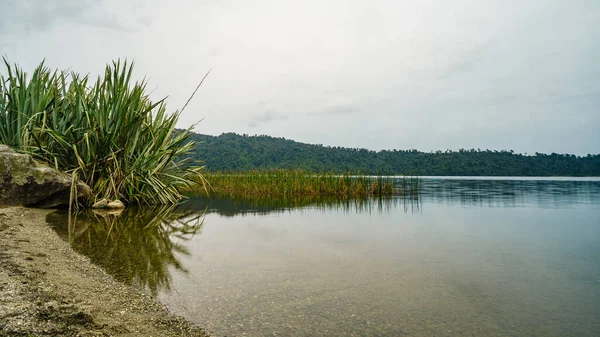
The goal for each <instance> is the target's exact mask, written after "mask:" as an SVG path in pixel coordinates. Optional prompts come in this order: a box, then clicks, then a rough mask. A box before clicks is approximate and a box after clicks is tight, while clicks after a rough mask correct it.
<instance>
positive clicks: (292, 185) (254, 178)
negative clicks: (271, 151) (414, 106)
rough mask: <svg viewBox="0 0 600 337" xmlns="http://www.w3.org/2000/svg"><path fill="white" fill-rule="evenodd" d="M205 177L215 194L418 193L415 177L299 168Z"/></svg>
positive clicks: (363, 195) (355, 195) (358, 195)
mask: <svg viewBox="0 0 600 337" xmlns="http://www.w3.org/2000/svg"><path fill="white" fill-rule="evenodd" d="M205 178H206V180H207V182H208V185H209V186H210V188H209V190H210V192H211V193H213V194H215V195H217V196H229V197H240V196H253V197H260V196H271V197H274V196H276V197H288V196H328V197H343V198H366V197H384V196H392V195H407V194H415V193H418V190H419V189H420V181H419V179H418V178H417V177H386V176H381V175H380V176H368V175H362V174H351V173H350V172H347V173H345V174H342V175H340V174H337V173H312V172H307V171H303V170H266V171H251V172H236V173H231V172H226V173H223V172H218V173H208V174H206V175H205Z"/></svg>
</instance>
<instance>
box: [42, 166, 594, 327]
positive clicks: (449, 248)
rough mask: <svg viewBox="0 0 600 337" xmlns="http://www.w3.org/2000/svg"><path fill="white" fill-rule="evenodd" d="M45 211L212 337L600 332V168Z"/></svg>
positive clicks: (103, 261)
mask: <svg viewBox="0 0 600 337" xmlns="http://www.w3.org/2000/svg"><path fill="white" fill-rule="evenodd" d="M48 221H49V223H50V224H51V225H53V226H54V227H55V229H56V231H57V233H59V235H61V237H63V238H64V239H65V240H69V241H70V242H71V245H72V247H73V248H74V249H75V250H77V251H78V252H80V253H82V254H85V255H88V256H89V257H90V259H91V260H92V261H93V262H94V263H97V264H98V265H100V266H101V267H103V268H104V269H105V270H106V271H107V272H108V273H110V274H111V275H113V276H114V277H115V278H116V279H117V280H119V281H121V282H124V283H127V284H132V285H136V286H138V287H140V288H141V289H144V290H145V291H147V292H149V293H152V294H153V295H155V296H156V297H157V298H158V300H159V301H161V302H162V303H164V304H165V305H167V306H168V307H169V308H170V310H171V311H172V312H174V313H176V314H179V315H181V316H184V317H185V318H187V319H189V320H190V321H192V322H194V323H197V324H198V325H199V326H201V327H202V328H204V329H205V330H206V331H208V332H209V333H211V334H213V335H215V336H245V335H247V336H276V335H277V336H314V335H327V336H597V335H598V333H599V332H600V179H597V178H587V179H586V178H583V179H573V178H555V179H547V178H533V179H532V178H468V177H463V178H456V177H451V178H444V177H426V178H423V187H422V193H421V194H420V195H419V196H418V197H411V198H401V197H394V198H389V199H381V200H366V201H365V200H363V201H356V200H331V199H319V198H314V199H302V198H298V199H288V200H278V201H273V200H266V199H265V200H263V199H258V200H231V199H213V200H206V199H202V198H192V199H190V200H189V201H188V202H186V203H185V204H183V205H181V206H180V207H178V208H176V209H169V208H153V209H148V208H146V209H144V210H143V211H142V210H137V209H134V208H131V209H128V210H126V211H125V212H124V213H122V214H120V215H119V216H114V215H109V214H102V213H100V214H92V213H91V212H89V213H83V214H80V215H78V216H77V217H75V218H73V219H72V221H71V225H68V221H67V220H66V215H65V214H62V213H53V214H51V215H49V216H48Z"/></svg>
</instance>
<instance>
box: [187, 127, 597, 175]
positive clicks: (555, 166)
mask: <svg viewBox="0 0 600 337" xmlns="http://www.w3.org/2000/svg"><path fill="white" fill-rule="evenodd" d="M193 140H194V141H196V142H197V143H198V144H196V150H195V152H194V154H193V157H194V159H197V160H202V161H203V162H204V165H206V167H207V169H208V170H210V171H237V170H253V169H273V168H281V169H291V168H294V169H305V170H309V171H315V172H317V171H335V172H344V171H347V170H350V171H352V172H358V171H360V172H363V173H367V174H380V173H382V174H416V175H422V176H423V175H448V176H467V175H470V176H600V155H598V154H596V155H587V156H585V157H578V156H575V155H571V154H556V153H552V154H541V153H536V154H535V155H522V154H517V153H513V152H512V151H505V150H503V151H491V150H474V149H471V150H459V151H449V150H448V151H444V152H442V151H437V152H433V153H430V152H419V151H417V150H382V151H371V150H366V149H355V148H343V147H330V146H323V145H314V144H305V143H299V142H295V141H293V140H289V139H285V138H275V137H270V136H264V135H261V136H248V135H238V134H235V133H224V134H222V135H220V136H209V135H201V134H194V135H193Z"/></svg>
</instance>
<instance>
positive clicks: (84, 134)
mask: <svg viewBox="0 0 600 337" xmlns="http://www.w3.org/2000/svg"><path fill="white" fill-rule="evenodd" d="M4 64H5V65H6V75H3V76H0V143H2V144H7V145H9V146H11V147H13V148H15V149H17V150H18V151H22V152H28V153H31V154H33V155H34V156H35V157H36V158H38V159H41V160H43V161H46V162H48V163H50V164H51V165H53V166H55V168H56V169H58V170H62V171H66V172H69V173H71V174H72V175H73V179H80V180H82V181H84V182H85V183H87V184H88V185H89V186H90V187H91V188H92V190H93V193H94V195H93V197H92V198H91V201H92V202H93V199H97V198H108V199H121V200H123V201H124V202H126V203H130V204H174V203H176V202H177V201H178V200H179V199H180V198H181V197H182V195H181V193H180V190H181V189H182V188H190V187H191V186H192V185H195V184H197V183H200V184H202V183H203V182H204V179H203V177H202V175H201V170H202V167H200V166H192V165H190V164H191V163H190V162H188V161H189V159H185V156H184V155H185V154H186V153H188V152H189V151H191V150H192V149H193V146H194V143H193V142H190V141H189V139H188V138H189V136H190V132H191V129H192V128H193V126H191V127H190V128H189V129H187V130H183V131H181V130H175V125H176V123H177V120H178V118H179V115H180V113H181V112H180V111H176V112H174V113H171V114H169V113H167V109H166V104H165V100H164V99H162V100H159V101H152V100H151V99H150V98H149V96H148V94H147V89H146V82H145V81H141V82H134V81H133V80H132V72H133V64H132V63H128V62H127V61H124V62H122V61H120V60H119V61H116V62H112V63H111V64H109V65H107V66H106V69H105V72H104V75H103V76H100V77H98V78H97V79H96V80H95V81H91V80H90V79H89V77H88V76H87V75H86V76H82V75H80V74H78V73H75V72H67V71H59V70H51V69H50V68H48V67H46V66H45V65H44V63H42V64H40V65H39V66H38V67H37V68H36V69H35V71H34V72H33V73H32V75H31V77H28V75H27V74H26V73H25V72H24V71H23V70H22V69H21V68H20V67H19V66H17V65H16V64H15V65H11V64H10V63H9V62H8V61H7V60H6V59H4Z"/></svg>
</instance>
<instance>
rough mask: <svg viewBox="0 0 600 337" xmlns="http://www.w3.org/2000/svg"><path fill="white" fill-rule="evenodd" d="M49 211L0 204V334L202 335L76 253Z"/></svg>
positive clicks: (151, 299)
mask: <svg viewBox="0 0 600 337" xmlns="http://www.w3.org/2000/svg"><path fill="white" fill-rule="evenodd" d="M49 212H51V211H48V210H40V209H29V208H21V207H9V208H0V335H1V336H147V337H150V336H157V337H158V336H205V334H204V333H203V332H202V330H200V329H199V328H198V327H195V326H194V325H192V324H191V323H188V322H187V321H185V320H184V319H182V318H180V317H177V316H174V315H172V314H170V313H169V312H168V310H167V309H166V308H165V307H163V306H162V305H160V304H159V303H157V302H156V301H155V300H154V299H153V298H152V297H150V296H149V295H146V294H143V293H142V292H140V291H139V290H137V289H134V288H131V287H127V286H125V285H123V284H121V283H118V282H116V281H115V280H114V279H113V278H111V277H110V276H109V275H107V274H106V273H105V272H104V271H102V269H100V268H99V267H97V266H95V265H93V264H91V263H90V261H89V260H88V259H87V258H86V257H84V256H81V255H79V254H77V253H75V252H74V251H73V250H72V249H71V248H70V247H69V245H68V244H67V243H66V242H64V241H63V240H61V239H60V238H59V237H58V235H57V234H56V233H55V232H54V231H53V230H52V229H51V228H50V227H49V226H48V225H47V224H46V221H45V219H46V215H48V213H49Z"/></svg>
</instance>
